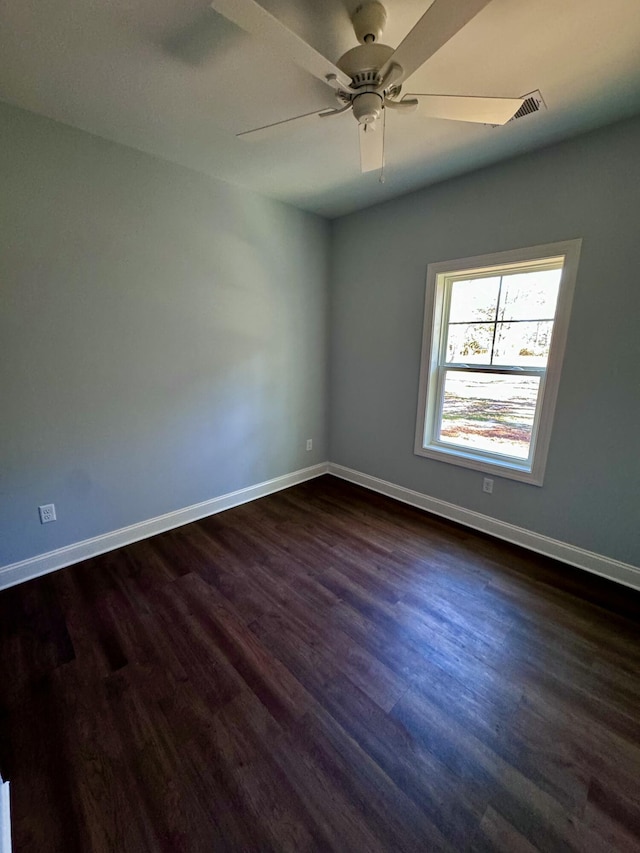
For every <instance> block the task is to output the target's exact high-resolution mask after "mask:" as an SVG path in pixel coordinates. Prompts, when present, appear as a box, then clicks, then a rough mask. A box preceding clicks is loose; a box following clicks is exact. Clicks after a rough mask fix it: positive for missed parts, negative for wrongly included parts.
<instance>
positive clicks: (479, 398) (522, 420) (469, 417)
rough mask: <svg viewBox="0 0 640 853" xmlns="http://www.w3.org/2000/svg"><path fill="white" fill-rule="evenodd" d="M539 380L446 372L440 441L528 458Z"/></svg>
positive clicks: (472, 448) (457, 371)
mask: <svg viewBox="0 0 640 853" xmlns="http://www.w3.org/2000/svg"><path fill="white" fill-rule="evenodd" d="M539 385H540V379H539V377H537V376H500V375H496V374H490V373H483V374H476V373H464V372H462V371H459V370H447V371H446V377H445V386H444V403H443V407H442V424H441V429H440V436H439V439H440V441H442V442H444V443H446V444H455V445H458V446H460V447H464V448H468V449H469V450H483V451H489V452H491V453H500V454H502V455H504V456H512V457H515V458H517V459H527V457H528V456H529V445H530V443H531V435H532V432H533V424H534V418H535V412H536V401H537V399H538V388H539Z"/></svg>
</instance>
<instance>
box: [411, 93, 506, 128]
mask: <svg viewBox="0 0 640 853" xmlns="http://www.w3.org/2000/svg"><path fill="white" fill-rule="evenodd" d="M406 98H407V99H410V100H411V99H413V98H417V99H418V109H417V113H418V115H420V116H423V117H424V118H445V119H452V120H453V121H473V122H479V123H480V124H506V122H508V121H509V119H510V118H513V116H514V115H515V114H516V112H517V111H518V110H519V109H520V107H521V106H522V103H523V99H522V98H481V97H475V96H473V95H468V96H462V95H420V94H412V95H406ZM404 100H405V98H403V99H402V101H400V103H403V102H404Z"/></svg>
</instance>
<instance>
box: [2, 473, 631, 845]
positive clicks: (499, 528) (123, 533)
mask: <svg viewBox="0 0 640 853" xmlns="http://www.w3.org/2000/svg"><path fill="white" fill-rule="evenodd" d="M327 473H328V474H333V475H334V476H336V477H340V478H341V479H343V480H348V481H349V482H350V483H356V484H357V485H359V486H364V487H365V488H367V489H371V490H372V491H374V492H379V493H380V494H382V495H387V497H390V498H395V499H396V500H398V501H402V502H403V503H407V504H411V506H415V507H418V508H419V509H424V510H426V511H427V512H431V513H433V514H434V515H439V516H442V517H443V518H447V519H449V521H457V522H458V523H460V524H464V525H465V526H466V527H471V528H473V529H474V530H479V531H481V532H482V533H488V534H490V535H491V536H495V537H496V538H497V539H503V540H505V541H506V542H512V543H514V544H516V545H521V546H522V547H524V548H528V549H529V550H530V551H535V552H537V553H538V554H544V555H545V556H547V557H553V558H554V559H556V560H560V561H561V562H563V563H568V564H569V565H571V566H576V567H577V568H579V569H584V570H585V571H587V572H592V573H593V574H596V575H600V576H602V577H604V578H608V579H609V580H613V581H617V582H618V583H621V584H624V585H625V586H629V587H632V588H633V589H638V590H640V568H638V567H636V566H632V565H630V564H629V563H622V562H619V561H618V560H612V559H610V558H609V557H604V556H602V555H601V554H596V553H594V552H593V551H585V550H584V549H582V548H578V547H576V546H575V545H569V544H568V543H566V542H560V541H559V540H557V539H551V538H549V537H548V536H543V535H542V534H540V533H534V532H532V531H531V530H526V529H525V528H523V527H516V526H515V525H513V524H508V523H507V522H505V521H498V520H497V519H495V518H491V517H490V516H488V515H482V514H481V513H479V512H474V511H473V510H470V509H464V508H463V507H460V506H457V505H455V504H451V503H447V502H446V501H441V500H439V499H438V498H432V497H429V495H424V494H422V493H421V492H415V491H413V490H412V489H406V488H404V486H397V485H396V484H395V483H389V482H387V481H386V480H380V479H378V478H377V477H372V476H371V475H370V474H363V473H362V472H360V471H354V470H353V469H351V468H346V467H344V466H343V465H336V464H334V463H333V462H322V463H320V464H319V465H313V466H312V467H310V468H302V469H301V470H299V471H293V472H292V473H290V474H284V475H283V476H282V477H275V478H274V479H273V480H266V481H265V482H264V483H257V484H256V485H255V486H248V487H247V488H245V489H239V490H238V491H236V492H229V493H228V494H226V495H220V497H217V498H212V499H211V500H208V501H204V502H203V503H199V504H194V505H193V506H189V507H185V508H184V509H179V510H176V511H175V512H169V513H166V515H159V516H157V517H156V518H150V519H148V520H147V521H141V522H139V523H138V524H132V525H130V526H129V527H122V528H121V529H120V530H114V531H112V532H111V533H105V534H103V535H102V536H96V537H94V538H93V539H85V540H84V541H82V542H76V543H74V544H73V545H67V546H66V547H64V548H59V549H57V550H56V551H49V552H47V553H46V554H40V555H38V556H36V557H31V558H29V559H28V560H22V561H21V562H19V563H11V564H10V565H7V566H3V567H0V590H2V589H6V588H7V587H10V586H14V585H15V584H18V583H22V582H23V581H27V580H31V579H32V578H37V577H39V576H40V575H45V574H48V573H49V572H55V571H57V570H58V569H63V568H64V567H65V566H70V565H72V564H73V563H79V562H80V561H81V560H87V559H88V558H89V557H97V556H98V555H99V554H104V553H105V552H106V551H112V550H114V549H115V548H122V547H123V546H124V545H130V544H131V543H132V542H138V541H139V540H140V539H146V538H148V537H149V536H155V535H156V534H157V533H162V532H164V531H165V530H171V529H173V528H174V527H181V526H182V525H183V524H189V523H190V522H192V521H197V520H198V519H199V518H205V517H206V516H208V515H214V514H215V513H217V512H222V511H223V510H225V509H231V508H232V507H234V506H238V505H239V504H243V503H248V502H249V501H253V500H256V499H257V498H262V497H265V495H270V494H272V493H274V492H279V491H280V490H281V489H287V488H289V486H295V485H296V484H297V483H303V482H304V481H305V480H311V479H313V478H314V477H319V476H321V475H322V474H327ZM0 790H1V789H0ZM0 853H4V851H3V849H2V847H0Z"/></svg>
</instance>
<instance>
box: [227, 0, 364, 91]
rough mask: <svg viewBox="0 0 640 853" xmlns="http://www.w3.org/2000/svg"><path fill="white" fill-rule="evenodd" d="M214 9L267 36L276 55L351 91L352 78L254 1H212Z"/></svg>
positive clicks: (241, 25) (266, 38)
mask: <svg viewBox="0 0 640 853" xmlns="http://www.w3.org/2000/svg"><path fill="white" fill-rule="evenodd" d="M211 8H212V9H213V10H214V11H215V12H219V13H220V14H221V15H223V16H224V17H225V18H227V19H228V20H229V21H232V22H233V23H234V24H236V25H237V26H238V27H240V28H241V29H243V30H245V32H248V33H251V35H254V36H258V37H259V38H262V39H264V41H266V42H268V43H269V45H270V47H271V48H273V50H274V52H275V53H276V55H278V56H286V57H288V58H289V59H290V60H291V61H292V62H294V63H295V64H296V65H298V66H299V67H300V68H303V69H304V70H305V71H308V72H309V73H310V74H313V76H314V77H317V78H318V79H319V80H322V82H323V83H328V84H329V85H330V86H332V87H333V88H336V87H337V86H339V87H340V88H342V89H346V90H348V91H351V89H350V85H351V80H350V79H349V78H348V77H347V76H346V74H344V73H343V72H342V71H340V69H339V68H338V66H337V65H334V64H333V63H332V62H329V60H328V59H326V58H325V57H324V56H322V54H321V53H318V51H317V50H316V49H315V48H313V47H311V45H310V44H307V42H306V41H304V39H301V38H300V36H298V35H296V33H294V32H292V31H291V30H290V29H288V28H287V27H286V26H285V25H284V24H283V23H282V22H281V21H279V20H278V19H277V18H274V16H273V15H272V14H271V13H270V12H267V10H266V9H264V8H263V7H262V6H261V5H260V4H259V3H256V2H255V0H213V2H212V3H211Z"/></svg>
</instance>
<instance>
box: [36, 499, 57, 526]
mask: <svg viewBox="0 0 640 853" xmlns="http://www.w3.org/2000/svg"><path fill="white" fill-rule="evenodd" d="M38 512H39V513H40V524H48V523H49V522H50V521H56V506H55V504H43V505H42V506H39V507H38Z"/></svg>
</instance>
